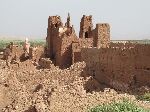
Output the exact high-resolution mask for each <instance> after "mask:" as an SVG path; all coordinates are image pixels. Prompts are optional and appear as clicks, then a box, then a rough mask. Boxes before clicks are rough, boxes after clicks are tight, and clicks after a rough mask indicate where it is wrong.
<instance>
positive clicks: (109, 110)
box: [89, 100, 150, 112]
mask: <svg viewBox="0 0 150 112" xmlns="http://www.w3.org/2000/svg"><path fill="white" fill-rule="evenodd" d="M89 112H150V110H145V109H143V108H141V107H138V106H136V105H135V104H134V103H132V102H130V101H128V100H123V101H122V102H119V103H116V102H113V103H111V104H104V105H100V106H97V107H94V108H91V109H90V110H89Z"/></svg>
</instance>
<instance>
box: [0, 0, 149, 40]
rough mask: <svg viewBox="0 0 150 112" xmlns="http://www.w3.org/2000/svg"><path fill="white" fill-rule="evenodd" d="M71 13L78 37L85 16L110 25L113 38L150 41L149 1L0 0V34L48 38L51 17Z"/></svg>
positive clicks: (64, 15) (64, 16)
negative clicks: (47, 31) (49, 17)
mask: <svg viewBox="0 0 150 112" xmlns="http://www.w3.org/2000/svg"><path fill="white" fill-rule="evenodd" d="M68 12H70V15H71V22H72V24H73V25H74V26H75V30H76V33H77V35H78V31H79V24H80V19H81V17H82V15H83V14H85V15H93V23H94V24H95V23H103V22H108V23H109V24H110V25H111V39H145V38H147V39H150V0H0V35H9V36H28V37H29V38H30V37H42V38H45V37H46V30H47V19H48V16H52V15H56V14H57V15H60V16H61V17H62V20H63V22H65V21H66V17H67V13H68ZM94 26H95V25H94Z"/></svg>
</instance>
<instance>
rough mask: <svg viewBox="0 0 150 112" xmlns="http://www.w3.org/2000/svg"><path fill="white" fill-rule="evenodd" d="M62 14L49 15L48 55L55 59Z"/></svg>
mask: <svg viewBox="0 0 150 112" xmlns="http://www.w3.org/2000/svg"><path fill="white" fill-rule="evenodd" d="M62 26H63V23H62V22H61V18H60V16H49V18H48V28H47V37H46V42H47V43H46V44H47V55H48V57H50V59H54V57H55V54H56V43H58V42H56V39H57V38H56V37H57V36H58V29H59V27H62Z"/></svg>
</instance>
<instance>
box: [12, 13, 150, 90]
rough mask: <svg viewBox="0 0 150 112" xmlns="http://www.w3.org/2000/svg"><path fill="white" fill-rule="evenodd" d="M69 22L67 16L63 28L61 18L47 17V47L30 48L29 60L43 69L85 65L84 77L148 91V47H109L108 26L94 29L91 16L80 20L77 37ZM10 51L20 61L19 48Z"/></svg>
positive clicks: (119, 45)
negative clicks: (85, 74) (144, 88)
mask: <svg viewBox="0 0 150 112" xmlns="http://www.w3.org/2000/svg"><path fill="white" fill-rule="evenodd" d="M70 21H71V18H70V15H69V14H68V17H67V21H66V23H65V24H63V23H62V21H61V17H60V16H49V18H48V28H47V37H46V47H45V48H44V49H43V48H41V47H37V48H33V47H30V49H29V59H30V60H34V61H36V62H39V65H40V66H41V67H43V68H50V65H51V64H54V65H55V66H59V68H61V69H64V68H68V67H70V66H71V65H72V64H74V63H76V62H80V61H84V62H85V63H86V67H85V71H86V73H87V74H90V75H91V76H92V77H94V78H95V79H96V80H97V81H98V82H100V83H103V84H106V85H109V86H111V87H113V88H116V89H129V88H131V87H133V86H149V87H150V45H148V44H137V43H130V42H127V43H112V42H110V25H109V24H108V23H97V24H96V27H95V28H93V23H92V16H86V15H83V17H82V18H81V21H80V31H79V37H78V36H77V35H76V33H75V30H74V27H73V25H71V22H70ZM11 51H12V54H15V55H14V56H15V57H16V54H17V57H19V59H20V60H21V59H22V54H23V50H22V49H21V48H19V47H16V46H13V47H12V48H11ZM12 56H13V55H12ZM11 59H14V58H11Z"/></svg>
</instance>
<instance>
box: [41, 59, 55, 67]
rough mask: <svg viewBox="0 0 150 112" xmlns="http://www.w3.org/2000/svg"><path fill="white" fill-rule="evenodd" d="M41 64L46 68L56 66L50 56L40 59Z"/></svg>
mask: <svg viewBox="0 0 150 112" xmlns="http://www.w3.org/2000/svg"><path fill="white" fill-rule="evenodd" d="M39 65H40V66H41V68H46V69H51V68H53V67H54V64H53V63H52V61H51V60H50V59H48V58H41V59H40V61H39Z"/></svg>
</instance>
